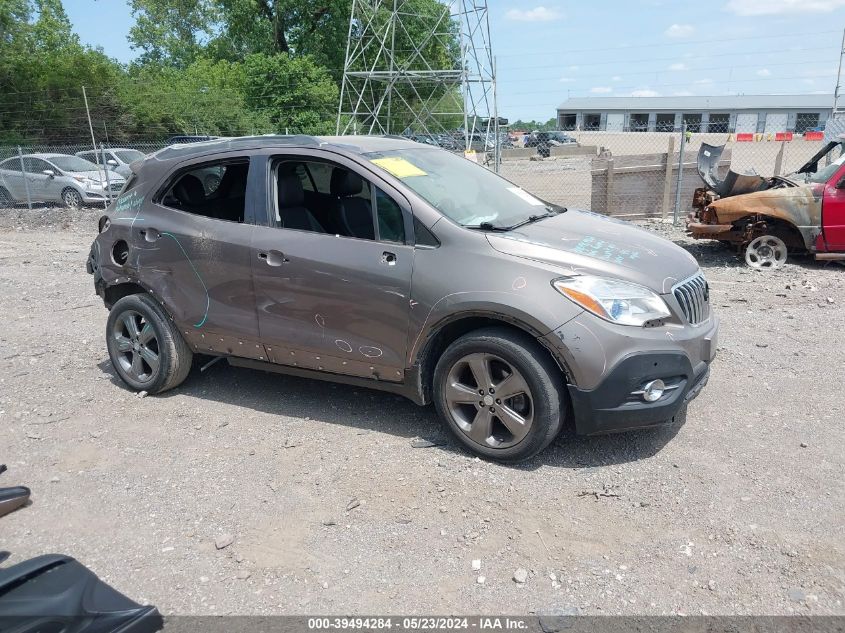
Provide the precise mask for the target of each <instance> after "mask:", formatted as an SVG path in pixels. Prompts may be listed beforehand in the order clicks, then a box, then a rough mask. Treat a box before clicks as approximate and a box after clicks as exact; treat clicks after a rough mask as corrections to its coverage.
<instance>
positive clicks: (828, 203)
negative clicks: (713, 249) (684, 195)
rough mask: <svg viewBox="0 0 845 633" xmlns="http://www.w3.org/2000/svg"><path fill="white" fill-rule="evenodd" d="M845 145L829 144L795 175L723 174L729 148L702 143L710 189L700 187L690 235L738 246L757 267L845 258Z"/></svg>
mask: <svg viewBox="0 0 845 633" xmlns="http://www.w3.org/2000/svg"><path fill="white" fill-rule="evenodd" d="M842 145H843V140H842V139H840V140H838V141H832V142H830V143H828V144H826V145H825V146H824V147H823V148H822V149H821V150H820V151H819V152H817V153H816V154H815V155H814V156H813V157H812V158H811V159H810V160H809V161H807V163H806V164H804V165H803V166H802V167H801V168H800V169H799V170H798V171H797V172H796V173H795V174H792V175H790V176H772V177H771V178H764V177H763V176H758V175H756V174H739V173H737V172H735V171H733V170H728V172H727V175H726V176H725V178H724V179H722V178H720V177H719V175H718V165H719V161H720V159H721V156H722V153H723V150H724V145H722V146H714V145H708V144H706V143H702V145H701V149H700V150H699V153H698V173H699V175H700V176H701V179H702V180H703V181H704V184H705V185H706V187H702V188H699V189H696V190H695V193H694V195H693V205H692V206H693V214H692V216H691V217H690V219H689V222H688V224H687V230H688V232H689V233H690V235H691V236H692V237H694V238H697V239H712V240H718V241H720V242H722V243H724V244H728V245H733V246H736V247H737V248H738V249H739V250H740V252H743V253H744V255H745V261H746V263H747V264H748V265H749V266H752V267H753V268H759V269H767V268H779V267H780V266H782V265H783V264H784V263H785V262H786V259H787V256H788V253H789V252H798V253H811V254H813V255H814V256H815V258H816V259H819V260H845V153H842ZM840 154H841V155H840ZM834 155H837V156H838V158H834ZM823 162H826V163H827V164H825V165H822V163H823ZM820 165H821V166H820Z"/></svg>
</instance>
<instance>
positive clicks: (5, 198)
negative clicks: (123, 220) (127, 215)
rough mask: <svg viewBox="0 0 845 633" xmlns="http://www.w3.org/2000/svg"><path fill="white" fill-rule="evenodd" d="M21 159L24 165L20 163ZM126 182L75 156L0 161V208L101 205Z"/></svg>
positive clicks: (16, 157) (50, 155) (61, 155)
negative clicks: (44, 204) (24, 203)
mask: <svg viewBox="0 0 845 633" xmlns="http://www.w3.org/2000/svg"><path fill="white" fill-rule="evenodd" d="M21 159H23V162H21ZM124 184H126V179H125V178H124V177H123V176H121V175H120V174H117V173H114V172H109V173H108V174H106V172H105V171H103V170H102V169H100V168H98V167H97V165H95V164H94V163H91V162H89V161H87V160H84V159H82V158H79V157H78V156H70V155H68V154H24V155H23V157H19V156H13V157H12V158H7V159H6V160H4V161H3V162H0V207H3V206H10V205H13V204H16V203H17V202H22V201H25V200H26V199H27V188H28V189H29V197H30V199H31V200H32V201H33V202H61V203H62V204H64V206H66V207H68V208H71V209H75V208H79V207H81V206H83V205H85V204H97V203H102V202H103V201H105V200H111V199H112V198H114V197H115V196H117V195H118V194H119V193H120V191H121V189H123V185H124Z"/></svg>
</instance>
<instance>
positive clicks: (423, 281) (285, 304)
mask: <svg viewBox="0 0 845 633" xmlns="http://www.w3.org/2000/svg"><path fill="white" fill-rule="evenodd" d="M209 169H215V170H217V173H219V174H220V178H219V181H217V182H216V183H215V185H214V187H213V189H212V190H209V189H208V188H207V187H206V186H204V184H203V182H202V178H201V175H202V174H203V173H207V171H208V170H209ZM133 172H134V174H133V176H132V177H131V179H130V181H129V182H128V184H127V186H126V188H125V189H124V191H123V193H122V194H121V196H120V197H119V199H118V200H117V201H116V202H115V203H114V204H113V205H112V207H111V208H110V210H109V211H108V213H107V214H106V215H105V216H103V217H102V218H101V219H100V223H99V229H100V233H99V235H98V236H97V238H96V239H95V240H94V243H93V245H92V248H91V253H90V257H89V260H88V270H89V272H90V273H92V274H93V276H94V284H95V287H96V290H97V293H98V294H99V295H100V296H101V297H102V298H103V300H104V302H105V305H106V306H107V307H108V308H109V309H110V314H109V318H108V322H107V327H106V342H107V346H108V351H109V355H110V357H111V360H112V363H113V364H114V367H115V369H116V371H117V373H118V375H119V376H120V377H121V378H122V379H123V381H125V382H126V384H127V385H129V386H130V387H131V388H133V389H136V390H145V391H147V392H149V393H159V392H162V391H165V390H167V389H170V388H173V387H175V386H177V385H178V384H179V383H181V382H182V381H183V380H184V379H185V378H186V376H187V375H188V372H189V370H190V368H191V363H192V357H193V355H195V354H202V355H207V356H216V357H224V358H225V359H226V360H227V361H228V362H229V363H230V364H232V365H236V366H242V367H252V368H256V369H262V370H267V371H276V372H280V373H284V374H292V375H295V376H304V377H311V378H320V379H324V380H331V381H336V382H341V383H347V384H353V385H359V386H366V387H372V388H376V389H382V390H386V391H390V392H394V393H398V394H401V395H403V396H406V397H408V398H410V399H411V400H413V401H414V402H416V403H418V404H421V405H422V404H428V403H431V402H433V403H434V404H435V406H436V408H437V411H438V412H439V414H440V415H441V416H442V418H443V419H444V421H445V422H446V424H447V426H448V427H449V428H450V429H451V430H452V431H453V432H454V434H455V435H456V437H457V438H458V439H459V440H460V441H461V442H462V443H463V444H464V445H466V446H467V447H469V448H470V449H471V450H473V451H475V452H477V453H479V454H481V455H484V456H486V457H489V458H493V459H499V460H503V461H517V460H521V459H525V458H527V457H530V456H532V455H534V454H536V453H537V452H539V451H540V450H542V449H543V448H544V447H545V446H547V445H548V444H549V443H550V442H551V441H552V440H553V439H554V438H555V437H556V436H557V434H558V432H559V431H560V430H561V428H562V426H563V425H564V423H569V422H574V426H575V429H576V430H577V431H578V432H579V433H585V434H593V433H602V432H608V431H617V430H622V429H628V428H639V427H645V426H650V425H655V424H660V423H665V422H668V421H671V420H672V419H673V417H675V416H676V414H678V413H679V411H680V410H681V409H682V408H683V407H684V405H685V404H686V403H687V402H688V401H689V400H690V399H692V398H693V397H695V396H696V395H697V394H698V392H699V391H700V390H701V388H702V387H703V386H704V385H705V384H706V382H707V379H708V375H709V365H710V362H711V361H712V359H713V357H714V355H715V353H716V344H717V343H716V337H717V331H718V320H717V318H716V317H715V315H713V314H712V313H711V310H710V305H709V288H708V285H707V282H706V281H705V279H704V276H703V275H702V273H701V271H700V269H699V267H698V264H697V263H696V261H695V259H694V258H693V257H691V256H690V255H689V254H688V253H687V252H686V251H684V250H683V249H681V248H679V247H677V246H675V245H674V244H672V243H670V242H668V241H666V240H664V239H662V238H660V237H658V236H656V235H654V234H652V233H649V232H647V231H644V230H642V229H638V228H635V227H633V226H631V225H629V224H627V223H624V222H619V221H615V220H611V219H609V218H606V217H603V216H599V215H596V214H593V213H589V212H585V211H576V210H567V209H565V208H563V207H558V206H555V205H552V204H548V203H546V202H543V201H542V200H539V199H538V198H536V197H534V196H532V195H531V194H529V193H527V192H526V191H524V190H522V189H520V188H519V187H517V186H515V185H513V184H512V183H510V182H508V181H506V180H504V179H502V178H500V177H499V176H497V175H496V174H494V173H492V172H491V171H489V170H487V169H485V168H483V167H480V166H478V165H476V164H474V163H472V162H471V161H468V160H466V159H464V158H463V157H458V156H455V155H453V154H451V153H449V152H447V151H444V150H441V149H439V148H436V147H430V146H425V145H420V144H418V143H414V142H411V141H407V140H404V139H400V138H398V137H354V136H350V137H308V136H277V137H272V136H271V137H247V138H237V139H228V140H225V139H221V140H215V141H209V142H206V143H197V144H193V145H182V146H174V147H169V148H166V149H164V150H161V151H160V152H158V153H157V154H154V155H153V156H151V157H149V158H147V159H146V160H145V161H143V162H140V163H135V164H133Z"/></svg>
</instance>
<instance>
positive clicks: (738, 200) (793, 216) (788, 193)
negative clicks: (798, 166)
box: [709, 184, 824, 230]
mask: <svg viewBox="0 0 845 633" xmlns="http://www.w3.org/2000/svg"><path fill="white" fill-rule="evenodd" d="M823 193H824V185H820V184H815V185H802V186H800V187H784V188H781V189H769V190H768V191H758V192H756V193H748V194H745V195H742V196H736V197H733V198H721V199H719V200H716V201H715V202H712V203H711V204H710V205H709V208H711V209H713V210H714V211H715V212H716V217H717V218H718V221H719V223H720V224H730V223H731V222H734V221H735V220H738V219H740V218H743V217H745V216H747V215H751V214H760V215H763V216H767V217H772V218H778V219H779V220H785V221H787V222H789V223H790V224H794V225H795V226H796V227H799V230H800V228H801V227H818V226H821V213H822V194H823Z"/></svg>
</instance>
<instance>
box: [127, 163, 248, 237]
mask: <svg viewBox="0 0 845 633" xmlns="http://www.w3.org/2000/svg"><path fill="white" fill-rule="evenodd" d="M248 172H249V159H248V158H238V159H227V160H223V161H216V162H209V163H203V164H202V165H195V166H193V167H191V168H190V169H189V170H188V171H182V172H180V173H179V174H177V176H176V177H175V178H174V180H173V181H172V182H171V184H170V185H169V186H168V188H167V189H166V190H165V193H164V195H163V196H162V197H161V204H162V205H164V206H166V207H170V208H171V209H177V210H179V211H185V212H186V213H192V214H193V215H199V216H203V217H206V218H214V219H216V220H225V221H227V222H239V223H242V222H243V221H244V215H245V207H246V182H247V174H248ZM133 181H134V178H133V179H131V180H130V183H128V184H127V186H126V188H125V190H126V189H129V188H130V187H131V186H132V185H133V184H134V182H133Z"/></svg>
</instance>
